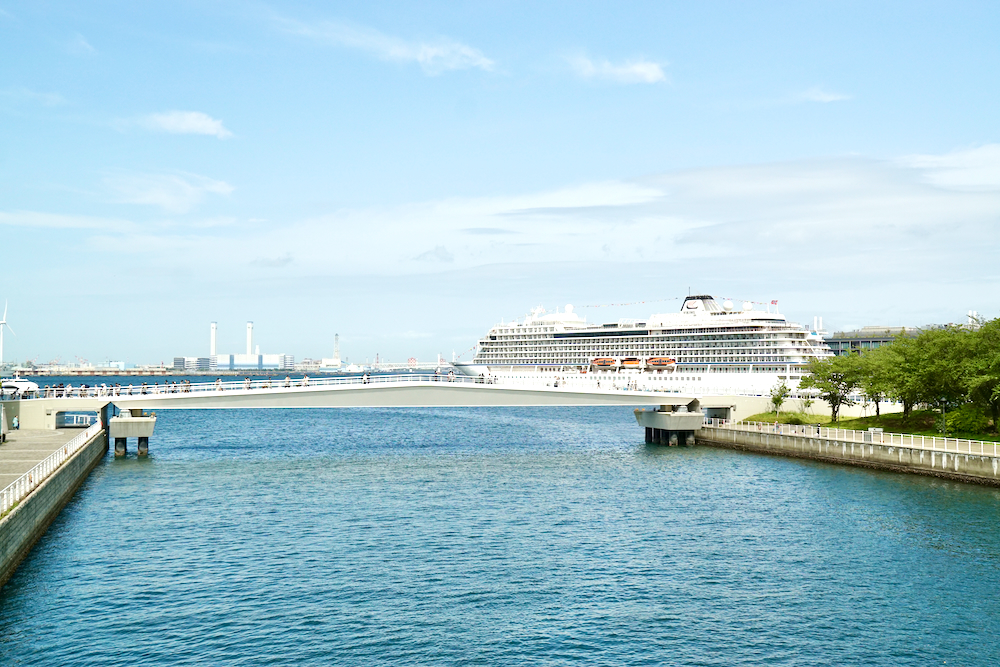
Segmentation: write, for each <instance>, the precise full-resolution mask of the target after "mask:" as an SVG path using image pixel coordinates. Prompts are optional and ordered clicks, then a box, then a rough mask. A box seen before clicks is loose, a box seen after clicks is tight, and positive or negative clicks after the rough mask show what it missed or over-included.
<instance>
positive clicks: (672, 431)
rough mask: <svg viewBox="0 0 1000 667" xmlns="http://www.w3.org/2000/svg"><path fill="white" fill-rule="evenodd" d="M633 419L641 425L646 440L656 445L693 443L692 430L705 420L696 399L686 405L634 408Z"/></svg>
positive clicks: (699, 426)
mask: <svg viewBox="0 0 1000 667" xmlns="http://www.w3.org/2000/svg"><path fill="white" fill-rule="evenodd" d="M635 420H636V421H637V422H639V425H640V426H642V427H643V429H644V431H645V436H646V442H647V443H649V444H656V445H667V446H669V447H676V446H677V445H689V446H690V445H694V443H695V438H694V432H695V431H697V430H699V429H700V428H701V425H702V423H703V422H704V420H705V417H704V415H703V414H702V413H701V411H700V410H699V404H698V401H697V400H695V401H692V402H691V404H690V405H686V406H683V405H682V406H672V405H661V406H660V409H659V410H636V411H635Z"/></svg>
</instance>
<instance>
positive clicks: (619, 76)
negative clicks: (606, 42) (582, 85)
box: [567, 55, 667, 83]
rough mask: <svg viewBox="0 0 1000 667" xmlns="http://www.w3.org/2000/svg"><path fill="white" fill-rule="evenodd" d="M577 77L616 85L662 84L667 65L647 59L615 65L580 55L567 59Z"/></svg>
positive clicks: (665, 78) (665, 76) (665, 77)
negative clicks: (664, 69) (610, 82)
mask: <svg viewBox="0 0 1000 667" xmlns="http://www.w3.org/2000/svg"><path fill="white" fill-rule="evenodd" d="M567 61H568V62H569V64H570V65H571V66H572V67H573V71H574V72H576V74H577V76H579V77H581V78H584V79H595V80H599V81H613V82H615V83H661V82H664V81H666V80H667V75H666V73H665V72H664V71H663V68H664V66H665V65H666V63H658V62H654V61H652V60H646V59H645V58H638V59H635V60H626V61H625V62H623V63H620V64H615V63H612V62H611V61H609V60H591V59H590V58H588V57H586V56H583V55H579V56H573V57H570V58H567Z"/></svg>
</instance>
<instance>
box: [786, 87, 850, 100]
mask: <svg viewBox="0 0 1000 667" xmlns="http://www.w3.org/2000/svg"><path fill="white" fill-rule="evenodd" d="M849 99H851V96H850V95H844V94H843V93H835V92H832V91H829V90H826V89H825V88H822V87H820V86H813V87H812V88H809V89H808V90H804V91H802V92H801V93H797V94H795V95H793V96H792V98H791V101H793V102H820V103H823V104H826V103H829V102H843V101H845V100H849Z"/></svg>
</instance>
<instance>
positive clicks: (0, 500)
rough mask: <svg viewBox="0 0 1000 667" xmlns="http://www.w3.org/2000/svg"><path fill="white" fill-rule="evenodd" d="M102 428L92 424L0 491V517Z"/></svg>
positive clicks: (99, 425) (97, 424) (98, 424)
mask: <svg viewBox="0 0 1000 667" xmlns="http://www.w3.org/2000/svg"><path fill="white" fill-rule="evenodd" d="M102 428H104V427H103V426H102V425H101V423H100V422H97V423H96V424H93V425H91V426H90V428H88V429H87V430H86V431H84V432H82V433H80V434H78V435H77V436H76V437H74V438H73V439H72V440H70V441H69V442H67V443H66V444H65V445H63V446H62V447H60V448H59V449H58V450H56V451H54V452H52V453H51V454H49V455H48V456H47V457H45V458H44V459H43V460H42V461H40V462H39V463H38V464H36V465H35V467H33V468H32V469H31V470H29V471H28V472H26V473H24V474H23V475H21V476H20V477H18V478H17V479H15V480H14V481H13V482H11V483H10V484H8V485H7V486H6V487H5V488H4V489H3V490H0V517H2V516H4V515H5V514H7V512H9V511H10V510H11V509H13V508H14V506H15V505H16V504H17V503H19V502H21V500H23V499H24V497H25V496H27V495H28V494H29V493H31V492H32V491H34V490H35V489H36V488H37V487H38V485H39V484H41V483H42V482H44V481H45V480H46V479H47V478H48V477H49V476H50V475H51V474H52V473H53V472H55V471H56V470H57V469H58V468H59V466H61V465H62V464H63V463H64V462H65V461H66V459H68V458H69V457H71V456H73V454H75V453H76V452H77V451H79V449H80V448H81V447H83V446H84V445H85V444H87V443H88V442H89V441H90V439H91V438H93V437H94V436H95V435H97V434H98V433H100V432H101V429H102Z"/></svg>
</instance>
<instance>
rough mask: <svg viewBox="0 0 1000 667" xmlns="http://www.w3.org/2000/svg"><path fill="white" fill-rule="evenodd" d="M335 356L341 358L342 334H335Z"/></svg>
mask: <svg viewBox="0 0 1000 667" xmlns="http://www.w3.org/2000/svg"><path fill="white" fill-rule="evenodd" d="M333 358H334V359H337V360H338V361H339V360H340V334H333Z"/></svg>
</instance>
